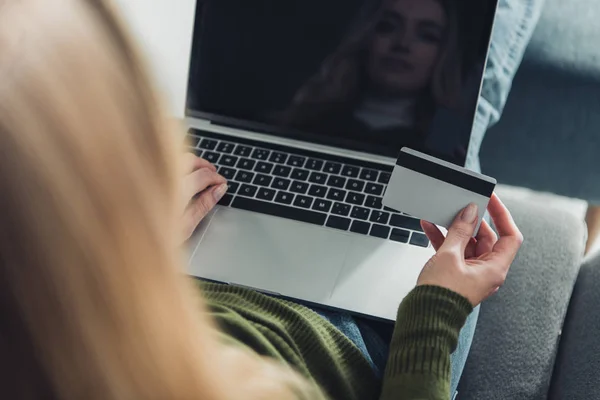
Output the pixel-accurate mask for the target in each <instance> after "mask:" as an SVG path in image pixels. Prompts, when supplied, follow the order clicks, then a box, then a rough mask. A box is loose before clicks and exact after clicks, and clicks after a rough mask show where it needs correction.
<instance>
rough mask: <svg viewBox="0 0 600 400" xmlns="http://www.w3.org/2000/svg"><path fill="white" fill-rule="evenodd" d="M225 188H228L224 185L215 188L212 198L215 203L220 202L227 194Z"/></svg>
mask: <svg viewBox="0 0 600 400" xmlns="http://www.w3.org/2000/svg"><path fill="white" fill-rule="evenodd" d="M227 188H228V186H227V185H226V184H225V183H224V184H222V185H220V186H217V187H216V189H215V190H213V197H214V199H215V202H217V203H218V202H219V201H221V198H223V196H224V195H225V193H227Z"/></svg>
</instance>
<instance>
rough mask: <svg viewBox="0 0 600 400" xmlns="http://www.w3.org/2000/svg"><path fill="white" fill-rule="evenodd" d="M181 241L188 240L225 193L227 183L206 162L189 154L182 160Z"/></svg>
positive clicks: (212, 166)
mask: <svg viewBox="0 0 600 400" xmlns="http://www.w3.org/2000/svg"><path fill="white" fill-rule="evenodd" d="M183 173H184V178H183V194H182V196H183V205H184V211H183V216H182V226H183V240H184V241H185V240H187V239H189V238H190V236H191V235H192V233H193V232H194V230H195V229H196V227H197V226H198V224H199V223H200V221H201V220H202V218H204V217H205V216H206V214H208V213H209V212H210V210H212V209H213V208H214V206H216V205H217V203H218V202H219V200H221V198H222V197H223V195H224V194H225V193H226V192H227V181H226V180H225V178H223V177H222V176H221V175H219V174H218V173H217V169H216V168H215V167H214V165H212V164H211V163H209V162H208V161H206V160H204V159H202V158H199V157H196V156H195V155H193V154H191V153H187V154H185V156H184V158H183Z"/></svg>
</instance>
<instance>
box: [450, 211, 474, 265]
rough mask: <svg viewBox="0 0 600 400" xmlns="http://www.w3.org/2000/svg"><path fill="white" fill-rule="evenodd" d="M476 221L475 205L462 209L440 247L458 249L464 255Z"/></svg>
mask: <svg viewBox="0 0 600 400" xmlns="http://www.w3.org/2000/svg"><path fill="white" fill-rule="evenodd" d="M476 221H477V204H475V203H471V204H469V205H468V206H467V207H466V208H464V209H463V210H462V211H461V212H460V213H458V215H457V216H456V218H455V219H454V222H452V225H451V226H450V227H449V228H448V235H446V240H444V244H443V245H442V248H443V249H446V250H450V249H454V250H456V249H458V250H460V253H461V254H462V253H464V251H465V249H466V248H467V245H468V244H469V241H470V240H471V237H473V233H475V225H476Z"/></svg>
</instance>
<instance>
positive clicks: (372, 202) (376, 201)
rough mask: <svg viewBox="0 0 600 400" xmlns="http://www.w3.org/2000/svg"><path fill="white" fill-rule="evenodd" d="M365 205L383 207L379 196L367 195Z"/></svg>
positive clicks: (376, 207) (379, 208)
mask: <svg viewBox="0 0 600 400" xmlns="http://www.w3.org/2000/svg"><path fill="white" fill-rule="evenodd" d="M365 206H367V207H371V208H375V209H377V210H381V209H382V208H383V204H381V197H375V196H367V201H365Z"/></svg>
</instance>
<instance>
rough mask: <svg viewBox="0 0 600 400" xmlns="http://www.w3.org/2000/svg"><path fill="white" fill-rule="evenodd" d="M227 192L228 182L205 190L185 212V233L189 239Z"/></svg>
mask: <svg viewBox="0 0 600 400" xmlns="http://www.w3.org/2000/svg"><path fill="white" fill-rule="evenodd" d="M226 192H227V184H220V185H218V186H214V187H212V188H210V189H208V190H205V191H204V192H202V193H201V194H200V196H198V197H197V198H195V199H194V201H192V203H191V204H190V205H189V206H188V207H187V208H186V210H185V212H184V214H183V224H184V228H183V229H184V234H185V238H184V239H185V240H187V239H188V238H189V237H190V236H191V234H192V233H193V232H194V230H195V229H196V227H197V226H198V224H199V223H200V221H202V219H203V218H204V217H206V215H207V214H208V213H209V212H210V211H211V210H212V209H213V208H214V207H215V206H216V205H217V203H218V202H219V201H220V200H221V198H222V197H223V196H224V195H225V193H226Z"/></svg>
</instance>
